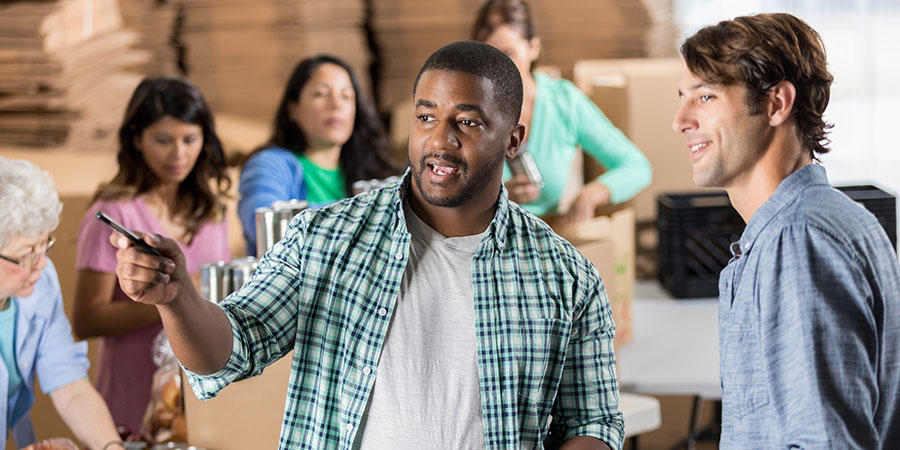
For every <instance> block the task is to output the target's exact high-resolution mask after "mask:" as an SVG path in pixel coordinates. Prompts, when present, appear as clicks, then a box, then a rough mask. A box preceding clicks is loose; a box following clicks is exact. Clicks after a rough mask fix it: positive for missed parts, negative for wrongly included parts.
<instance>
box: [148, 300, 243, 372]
mask: <svg viewBox="0 0 900 450" xmlns="http://www.w3.org/2000/svg"><path fill="white" fill-rule="evenodd" d="M157 308H158V309H159V315H160V317H161V318H162V322H163V326H164V327H165V329H166V334H167V335H168V338H169V342H170V343H171V345H172V350H173V351H174V352H175V356H177V357H178V360H179V361H180V362H181V364H182V365H184V367H185V368H187V369H188V370H190V371H191V372H194V373H197V374H200V375H206V374H210V373H214V372H217V371H218V370H220V369H222V368H223V367H224V366H225V363H227V362H228V359H229V357H230V356H231V348H232V345H233V336H232V331H231V322H229V320H228V317H227V316H226V315H225V312H224V311H223V310H222V308H220V307H219V306H218V305H216V304H214V303H211V302H209V301H206V300H204V299H203V298H202V297H200V295H199V293H198V292H197V291H196V290H195V289H190V290H186V289H185V290H183V294H182V295H180V296H179V297H177V298H176V299H175V300H174V301H172V302H171V303H168V304H165V305H159V306H158V307H157Z"/></svg>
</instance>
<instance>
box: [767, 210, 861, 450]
mask: <svg viewBox="0 0 900 450" xmlns="http://www.w3.org/2000/svg"><path fill="white" fill-rule="evenodd" d="M757 250H758V251H759V250H762V251H763V252H765V253H764V256H763V257H762V258H761V263H760V268H761V269H762V270H761V271H760V272H761V273H760V274H759V278H758V283H759V285H758V286H756V290H757V292H758V293H759V308H760V327H761V330H759V331H760V333H759V335H760V341H761V342H760V351H761V352H762V355H763V358H761V361H763V365H764V366H765V367H762V368H760V369H761V371H762V372H763V373H764V374H765V378H766V379H765V381H766V383H767V385H768V387H769V401H771V402H772V404H773V405H772V406H773V408H772V410H773V411H774V413H775V414H776V415H777V417H774V418H772V419H773V420H774V422H775V423H779V424H782V430H781V431H782V435H783V437H784V442H782V443H781V444H782V448H848V449H849V448H854V449H855V448H858V449H871V448H878V437H877V431H876V427H875V411H876V408H877V403H878V401H879V400H878V379H877V376H878V375H877V373H876V372H875V363H874V361H875V359H876V357H877V356H876V353H877V348H876V345H875V336H876V324H875V323H874V318H873V317H874V316H873V314H872V307H871V305H872V298H873V293H872V288H871V286H870V284H869V283H868V281H867V277H866V276H865V274H864V269H863V267H864V263H863V259H862V258H861V256H860V255H859V254H857V253H856V252H855V250H854V249H853V247H852V246H851V245H850V243H849V242H841V241H840V240H839V239H838V238H835V237H834V236H833V235H831V234H830V233H828V232H827V231H825V230H823V229H821V228H817V227H815V226H811V225H802V224H798V225H794V226H791V227H787V228H785V229H784V230H783V231H782V232H781V234H780V236H779V237H778V239H776V240H774V241H773V243H772V245H771V246H769V247H767V248H762V249H757Z"/></svg>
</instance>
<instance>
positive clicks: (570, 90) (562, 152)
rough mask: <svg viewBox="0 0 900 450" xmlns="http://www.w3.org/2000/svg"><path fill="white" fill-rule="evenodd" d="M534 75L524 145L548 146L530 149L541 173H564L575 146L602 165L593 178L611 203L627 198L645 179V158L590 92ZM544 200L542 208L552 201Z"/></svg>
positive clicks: (554, 195)
mask: <svg viewBox="0 0 900 450" xmlns="http://www.w3.org/2000/svg"><path fill="white" fill-rule="evenodd" d="M535 79H536V80H537V84H538V90H537V96H536V98H535V106H534V113H533V115H532V121H531V122H532V123H531V125H532V127H531V131H530V132H529V138H528V141H529V144H528V149H529V151H532V153H535V152H536V153H542V152H551V151H552V154H544V155H541V156H542V157H540V158H538V157H537V155H535V157H536V158H535V159H536V160H538V159H539V160H541V161H540V162H542V163H543V164H542V165H540V166H539V167H540V169H541V173H542V174H544V175H545V178H547V175H549V176H550V178H557V177H556V176H555V175H558V177H562V178H566V179H567V177H568V175H569V171H570V169H571V164H572V159H573V158H574V154H575V149H576V147H578V146H580V147H581V148H582V149H584V151H585V152H586V153H587V154H588V155H590V156H591V157H593V158H594V159H595V160H597V162H599V163H600V164H601V165H603V167H604V168H606V172H605V173H604V174H603V175H601V176H600V177H599V178H598V179H599V181H600V182H601V183H603V184H604V185H605V186H606V187H607V188H608V189H609V192H610V195H611V200H612V203H621V202H623V201H626V200H629V199H631V198H632V197H634V196H635V195H636V194H637V193H638V192H640V191H641V190H642V189H644V188H645V187H647V186H648V185H649V184H650V179H651V176H652V170H651V168H650V162H649V161H647V158H646V157H645V156H644V155H643V153H641V151H640V150H639V149H638V148H637V147H636V146H635V145H634V144H633V143H632V142H631V141H630V140H628V138H627V137H626V136H625V134H624V133H622V132H621V131H620V130H619V129H618V128H616V127H615V125H613V124H612V122H610V121H609V119H607V118H606V116H605V115H604V114H603V112H602V111H600V108H598V107H597V105H595V104H594V102H593V101H592V100H591V99H590V98H588V97H587V96H586V95H584V93H582V92H581V91H580V90H579V89H578V88H577V87H575V85H574V84H572V83H571V82H569V81H568V80H553V79H550V78H549V77H547V76H546V75H543V74H536V75H535ZM560 181H561V182H562V181H563V180H560ZM561 193H562V189H561V186H558V187H556V189H555V190H554V192H550V191H548V192H542V197H545V196H546V197H548V198H541V199H538V202H541V201H546V202H550V201H552V202H553V203H558V202H559V197H560V195H561ZM535 206H537V205H535ZM547 206H548V208H546V211H543V212H550V211H555V209H556V205H555V204H553V205H552V206H551V205H549V204H548V205H547ZM526 209H527V208H526ZM532 212H535V211H532ZM543 212H537V213H538V214H542V213H543Z"/></svg>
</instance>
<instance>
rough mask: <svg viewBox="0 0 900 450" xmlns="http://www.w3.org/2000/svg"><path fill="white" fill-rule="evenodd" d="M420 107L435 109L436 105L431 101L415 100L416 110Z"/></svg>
mask: <svg viewBox="0 0 900 450" xmlns="http://www.w3.org/2000/svg"><path fill="white" fill-rule="evenodd" d="M420 107H425V108H436V107H437V104H436V103H434V102H433V101H431V100H423V99H419V100H416V109H419V108H420Z"/></svg>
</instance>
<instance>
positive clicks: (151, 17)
mask: <svg viewBox="0 0 900 450" xmlns="http://www.w3.org/2000/svg"><path fill="white" fill-rule="evenodd" d="M119 8H121V10H122V19H123V20H124V22H125V26H126V27H127V28H129V29H131V30H134V31H136V32H137V33H138V35H139V36H140V38H139V40H138V43H137V45H136V47H137V48H139V49H141V50H146V51H147V52H149V53H150V59H149V60H148V61H147V62H146V63H145V64H142V65H141V67H139V68H137V70H138V71H139V72H141V73H144V74H147V75H179V74H181V71H180V69H179V67H178V62H179V59H180V57H181V54H180V53H181V52H182V51H183V47H184V46H183V44H182V43H181V42H180V41H179V30H180V25H181V24H180V23H179V22H178V21H177V14H178V12H179V11H180V10H181V9H183V5H182V3H181V2H174V1H166V0H125V1H120V2H119Z"/></svg>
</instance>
